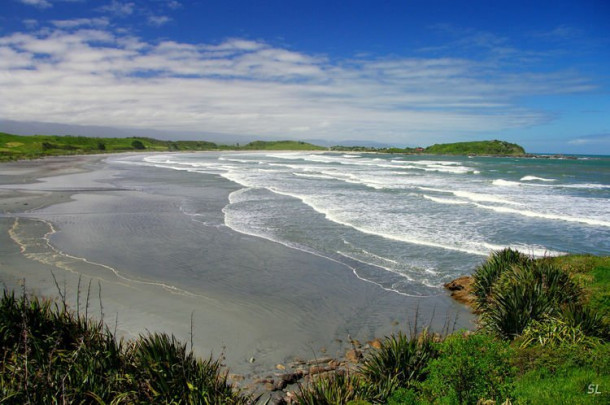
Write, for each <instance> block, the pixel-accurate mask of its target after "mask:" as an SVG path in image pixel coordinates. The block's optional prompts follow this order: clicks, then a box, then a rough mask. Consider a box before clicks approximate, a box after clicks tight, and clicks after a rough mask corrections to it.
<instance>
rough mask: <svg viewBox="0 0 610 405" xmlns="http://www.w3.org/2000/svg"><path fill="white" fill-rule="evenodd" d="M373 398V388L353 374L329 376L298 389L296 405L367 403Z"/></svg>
mask: <svg viewBox="0 0 610 405" xmlns="http://www.w3.org/2000/svg"><path fill="white" fill-rule="evenodd" d="M373 397H375V387H372V386H371V385H370V384H367V383H366V382H365V381H364V380H363V379H362V377H360V376H358V375H355V374H339V373H338V374H331V375H328V376H324V377H319V378H317V379H315V380H313V381H312V382H310V383H309V384H307V385H305V386H303V385H301V386H300V387H299V391H298V392H297V394H296V398H295V400H296V403H297V404H299V405H341V404H347V403H349V402H351V403H356V404H361V403H367V402H366V401H367V400H368V399H370V398H373Z"/></svg>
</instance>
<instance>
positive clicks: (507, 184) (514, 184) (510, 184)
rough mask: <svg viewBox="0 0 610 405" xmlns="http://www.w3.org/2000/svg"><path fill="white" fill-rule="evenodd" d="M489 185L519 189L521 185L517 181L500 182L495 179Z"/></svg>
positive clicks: (500, 180)
mask: <svg viewBox="0 0 610 405" xmlns="http://www.w3.org/2000/svg"><path fill="white" fill-rule="evenodd" d="M491 184H493V185H494V186H500V187H519V186H521V183H519V182H518V181H510V180H502V179H496V180H494V181H492V182H491Z"/></svg>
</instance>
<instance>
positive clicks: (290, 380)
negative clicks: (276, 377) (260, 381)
mask: <svg viewBox="0 0 610 405" xmlns="http://www.w3.org/2000/svg"><path fill="white" fill-rule="evenodd" d="M301 377H303V374H302V373H299V372H296V373H286V374H282V375H281V376H280V379H281V380H282V381H284V382H285V383H286V384H287V385H288V384H294V383H296V382H297V381H299V379H300V378H301Z"/></svg>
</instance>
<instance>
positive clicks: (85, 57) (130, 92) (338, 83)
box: [0, 20, 590, 143]
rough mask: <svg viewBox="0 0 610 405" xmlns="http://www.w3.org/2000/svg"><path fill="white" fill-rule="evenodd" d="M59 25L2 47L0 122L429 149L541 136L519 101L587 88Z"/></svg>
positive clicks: (428, 62)
mask: <svg viewBox="0 0 610 405" xmlns="http://www.w3.org/2000/svg"><path fill="white" fill-rule="evenodd" d="M55 25H56V26H57V27H58V28H56V29H55V30H52V31H45V32H40V33H37V34H32V33H30V34H20V33H16V34H13V35H9V36H5V37H0V61H1V62H0V88H2V89H3V103H0V118H3V119H7V120H15V121H43V122H58V123H71V124H82V125H107V124H108V123H112V125H114V126H121V127H134V128H150V127H154V128H157V129H166V130H189V131H208V132H217V133H231V134H242V135H258V136H273V137H290V136H294V137H299V138H303V139H306V138H308V137H309V138H321V137H328V138H333V139H336V140H340V139H371V138H375V139H380V140H384V141H387V142H400V143H407V142H409V139H411V141H412V142H415V143H417V142H419V143H422V142H421V138H419V137H421V136H422V135H430V136H436V137H440V136H442V135H443V134H446V133H449V132H451V133H456V132H460V133H470V134H477V133H480V134H483V133H493V132H497V131H502V130H506V129H510V128H521V127H527V126H532V125H537V124H540V123H543V122H545V121H547V120H549V119H550V117H549V116H548V115H547V114H544V113H542V112H539V111H532V110H528V109H524V108H520V107H519V106H518V105H517V104H516V101H515V100H517V99H518V98H520V97H524V96H529V95H540V94H543V95H552V94H558V93H561V92H579V91H586V90H588V89H589V88H590V85H589V83H588V82H586V81H584V80H582V79H580V78H579V77H578V76H577V75H575V74H574V73H570V72H555V73H551V74H548V73H547V74H545V76H544V80H541V75H540V74H539V73H529V72H524V73H521V74H514V73H513V74H507V73H504V72H503V71H502V70H501V69H496V68H495V67H494V65H493V64H491V65H490V64H485V63H483V62H477V61H473V60H468V59H456V58H403V59H398V58H394V59H390V58H388V59H376V60H370V59H365V58H361V59H357V60H344V61H339V62H333V61H330V60H328V59H326V58H324V57H320V56H312V55H308V54H304V53H300V52H295V51H292V50H288V49H282V48H278V47H273V46H270V45H268V44H266V43H263V42H260V41H252V40H245V39H239V38H233V39H228V40H226V41H224V42H222V43H220V44H187V43H180V42H173V41H165V42H160V43H157V44H155V43H149V42H146V41H143V40H142V39H139V38H134V37H130V36H126V35H124V34H120V33H117V32H112V31H109V30H105V29H99V28H100V27H101V26H103V24H102V23H101V21H100V22H99V23H94V22H93V21H85V20H72V21H69V20H68V21H64V22H56V23H55ZM94 26H97V27H98V29H82V28H83V27H94ZM291 134H292V135H291ZM437 139H438V138H437ZM424 143H425V142H424Z"/></svg>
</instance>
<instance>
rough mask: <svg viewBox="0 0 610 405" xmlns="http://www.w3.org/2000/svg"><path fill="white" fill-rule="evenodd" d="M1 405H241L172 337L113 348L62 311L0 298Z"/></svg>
mask: <svg viewBox="0 0 610 405" xmlns="http://www.w3.org/2000/svg"><path fill="white" fill-rule="evenodd" d="M0 359H1V362H0V404H64V403H65V404H95V403H98V404H150V403H156V404H189V405H190V404H245V403H247V401H248V400H249V399H248V398H246V397H243V396H241V395H240V394H239V393H236V392H234V391H233V390H232V388H231V387H230V385H229V384H228V383H227V377H226V373H225V372H224V371H223V370H222V369H221V365H220V363H219V362H218V361H216V360H213V359H211V358H210V359H207V360H201V359H197V358H195V356H194V355H193V354H192V352H191V351H190V350H187V346H186V344H183V343H180V342H178V341H177V340H176V339H175V338H174V337H173V336H168V335H166V334H153V335H149V336H142V337H140V338H139V339H136V340H133V341H127V342H125V341H122V340H119V341H117V340H116V339H115V337H114V336H113V334H112V333H111V332H110V331H109V330H108V328H107V327H106V326H105V325H104V324H103V323H102V322H94V321H91V320H87V319H85V318H84V317H81V316H79V314H75V313H73V312H70V311H69V310H68V308H67V307H66V306H65V304H58V303H56V302H53V301H50V300H45V299H39V298H36V297H30V296H27V295H25V296H22V297H16V296H15V294H14V293H8V292H6V291H5V292H4V294H3V297H2V299H1V300H0Z"/></svg>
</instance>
